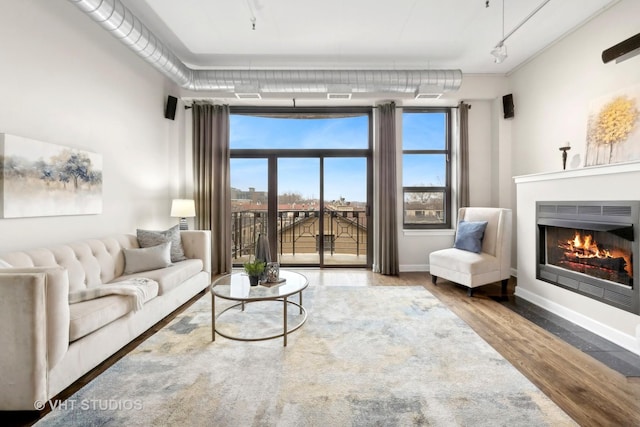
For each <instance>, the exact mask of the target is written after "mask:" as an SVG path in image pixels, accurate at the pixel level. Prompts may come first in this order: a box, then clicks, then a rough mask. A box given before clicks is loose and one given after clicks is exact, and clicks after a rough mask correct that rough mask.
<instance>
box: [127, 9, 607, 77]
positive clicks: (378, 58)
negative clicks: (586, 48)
mask: <svg viewBox="0 0 640 427" xmlns="http://www.w3.org/2000/svg"><path fill="white" fill-rule="evenodd" d="M617 1H618V0H551V1H549V2H548V3H547V4H546V5H544V6H543V7H542V8H541V9H540V10H539V11H538V12H537V13H536V14H535V15H533V16H532V17H531V18H530V19H529V20H528V21H527V22H525V23H524V24H523V25H522V26H521V27H520V28H519V29H518V30H517V31H515V33H513V35H511V36H510V37H509V38H508V39H507V40H506V42H505V45H506V46H507V50H508V57H507V59H505V60H504V62H502V63H500V64H496V63H494V62H493V57H492V56H491V54H490V51H491V49H492V48H493V47H494V46H495V45H496V44H497V43H498V42H499V41H500V40H501V39H502V38H503V26H502V12H503V0H489V2H488V7H487V6H486V3H487V2H486V0H437V1H436V0H375V1H373V0H322V1H318V0H316V1H309V0H207V1H205V0H180V1H175V0H122V3H123V4H124V5H125V6H126V7H127V8H129V9H130V10H131V11H132V12H133V13H134V15H136V16H137V17H138V18H139V19H140V20H141V21H142V22H143V23H144V24H145V25H146V26H147V27H148V28H149V29H150V30H151V31H152V33H154V34H155V35H156V36H157V37H158V38H159V39H160V40H161V41H162V42H163V43H164V44H166V45H167V46H168V47H169V48H170V49H171V50H172V51H173V53H174V54H176V55H177V57H178V58H179V59H180V60H182V61H183V62H184V63H185V64H186V65H188V66H189V67H191V68H194V69H274V68H275V69H385V70H387V69H409V70H411V69H460V70H462V72H463V73H465V74H486V73H490V74H508V73H509V72H511V71H513V70H514V69H516V68H517V67H518V66H520V65H522V64H523V63H525V62H526V61H527V60H528V59H530V58H532V57H533V56H535V55H536V54H537V53H539V52H541V51H542V50H544V49H545V48H546V47H547V46H549V45H551V44H553V43H554V42H555V41H557V40H558V39H560V38H562V37H563V36H565V35H566V34H568V33H570V32H571V31H573V30H575V29H576V28H577V27H579V26H580V25H582V24H583V23H585V22H586V21H588V20H590V19H591V18H593V17H594V16H595V15H597V14H599V13H600V12H602V11H603V10H604V9H606V8H607V7H609V6H611V5H613V4H614V3H616V2H617ZM542 3H543V0H504V35H507V34H508V33H509V32H510V31H511V30H512V29H513V28H515V27H516V26H518V25H519V24H521V23H522V22H523V21H524V20H525V19H526V18H527V17H528V16H529V15H530V14H531V13H532V12H533V11H534V10H535V9H536V8H537V7H538V6H539V5H541V4H542ZM253 18H255V29H253V28H252V24H253V22H254V21H253Z"/></svg>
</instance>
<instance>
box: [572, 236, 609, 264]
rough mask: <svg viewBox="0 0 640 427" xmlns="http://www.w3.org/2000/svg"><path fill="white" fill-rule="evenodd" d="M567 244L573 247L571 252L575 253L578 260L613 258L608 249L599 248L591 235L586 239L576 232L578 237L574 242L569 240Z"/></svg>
mask: <svg viewBox="0 0 640 427" xmlns="http://www.w3.org/2000/svg"><path fill="white" fill-rule="evenodd" d="M567 243H569V245H571V250H573V251H574V252H575V255H576V256H577V257H578V258H611V257H613V255H611V252H609V251H608V250H607V249H601V248H600V247H598V243H597V242H596V241H595V240H593V236H591V235H590V234H587V235H585V236H584V237H583V236H582V235H581V234H580V233H579V232H577V231H576V235H575V237H574V238H573V240H569V241H568V242H567Z"/></svg>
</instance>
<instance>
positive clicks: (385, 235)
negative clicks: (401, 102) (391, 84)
mask: <svg viewBox="0 0 640 427" xmlns="http://www.w3.org/2000/svg"><path fill="white" fill-rule="evenodd" d="M375 117H376V123H375V129H376V135H375V136H376V138H375V146H374V153H375V165H376V173H375V174H374V177H375V178H374V179H375V184H374V189H375V193H376V194H375V203H376V213H377V215H376V216H377V218H376V219H375V228H374V229H375V238H374V242H375V250H374V265H375V271H376V272H378V273H381V274H385V275H391V276H395V275H397V274H398V273H399V270H400V266H399V260H398V218H397V213H396V212H397V211H396V208H397V207H396V199H397V195H396V188H397V184H396V105H395V103H393V102H391V103H388V104H383V105H380V106H378V111H377V114H376V116H375Z"/></svg>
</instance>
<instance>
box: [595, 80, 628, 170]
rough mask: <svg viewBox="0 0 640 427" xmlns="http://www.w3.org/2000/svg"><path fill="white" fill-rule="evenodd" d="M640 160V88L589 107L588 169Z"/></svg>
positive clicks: (599, 100)
mask: <svg viewBox="0 0 640 427" xmlns="http://www.w3.org/2000/svg"><path fill="white" fill-rule="evenodd" d="M638 160H640V85H638V86H634V87H631V88H627V89H624V90H621V91H619V92H616V93H613V94H611V95H607V96H604V97H601V98H598V99H596V100H594V101H593V102H591V104H590V106H589V120H588V124H587V154H586V157H585V166H595V165H606V164H610V163H621V162H632V161H638Z"/></svg>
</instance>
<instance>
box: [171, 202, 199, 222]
mask: <svg viewBox="0 0 640 427" xmlns="http://www.w3.org/2000/svg"><path fill="white" fill-rule="evenodd" d="M171 216H172V217H178V218H191V217H194V216H196V203H195V201H194V200H192V199H173V202H171Z"/></svg>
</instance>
